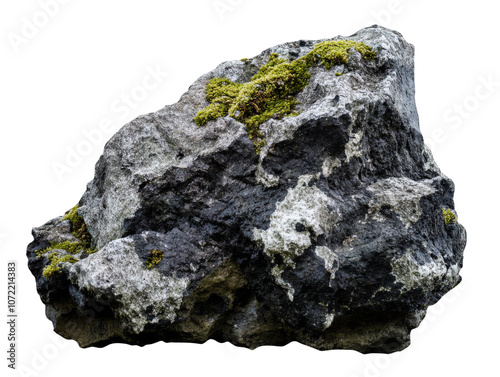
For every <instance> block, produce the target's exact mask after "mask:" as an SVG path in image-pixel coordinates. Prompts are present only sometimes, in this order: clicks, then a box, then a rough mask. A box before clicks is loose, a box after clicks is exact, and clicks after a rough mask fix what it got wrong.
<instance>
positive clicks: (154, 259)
mask: <svg viewBox="0 0 500 377" xmlns="http://www.w3.org/2000/svg"><path fill="white" fill-rule="evenodd" d="M164 255H165V253H164V252H163V251H162V250H150V251H149V258H148V259H147V261H146V267H147V268H148V269H150V270H151V269H152V268H153V267H154V266H156V265H157V264H158V263H160V261H161V260H162V259H163V257H164Z"/></svg>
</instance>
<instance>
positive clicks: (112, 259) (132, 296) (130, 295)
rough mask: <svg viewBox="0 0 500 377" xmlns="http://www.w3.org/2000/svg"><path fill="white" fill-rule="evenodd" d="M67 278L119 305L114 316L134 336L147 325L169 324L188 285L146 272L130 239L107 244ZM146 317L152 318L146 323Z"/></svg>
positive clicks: (75, 267)
mask: <svg viewBox="0 0 500 377" xmlns="http://www.w3.org/2000/svg"><path fill="white" fill-rule="evenodd" d="M69 274H70V279H71V281H72V283H73V284H75V285H76V286H77V287H78V288H79V289H80V290H86V291H88V292H90V293H91V295H92V296H93V297H95V298H96V299H98V300H99V299H106V298H107V297H108V298H109V297H113V298H114V300H116V301H117V302H119V303H120V306H118V307H117V308H116V309H115V310H116V314H117V315H118V316H119V317H120V318H121V320H122V321H123V323H124V324H125V326H126V327H127V328H128V330H131V331H133V332H135V333H136V334H139V333H140V332H141V331H142V330H143V329H144V326H145V324H146V323H147V322H151V323H158V321H160V320H167V321H169V322H172V321H173V320H174V319H175V317H176V313H175V311H176V310H177V309H179V307H180V305H181V303H182V298H183V294H184V292H185V291H186V288H187V286H188V283H189V279H187V278H177V277H176V276H175V275H174V276H169V277H166V276H163V275H162V274H160V273H159V272H158V271H156V270H154V269H153V270H148V269H147V268H146V266H145V265H144V263H143V262H141V260H140V259H139V257H138V255H137V254H136V252H135V251H134V243H133V241H132V240H131V239H130V238H121V239H118V240H116V241H112V242H110V243H109V244H108V245H106V247H104V248H102V249H101V250H99V252H98V253H95V254H91V255H90V256H89V257H88V258H86V259H82V260H81V261H80V262H79V263H77V264H75V265H73V266H72V267H71V268H70V270H69ZM146 308H148V313H145V309H146ZM148 314H149V315H153V316H154V318H153V319H152V320H149V321H148V320H147V318H146V317H147V315H148Z"/></svg>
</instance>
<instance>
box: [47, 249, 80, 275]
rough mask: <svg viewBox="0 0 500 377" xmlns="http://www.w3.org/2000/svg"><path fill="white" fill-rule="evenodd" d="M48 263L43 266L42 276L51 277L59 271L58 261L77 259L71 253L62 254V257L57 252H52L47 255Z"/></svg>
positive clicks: (76, 260) (75, 260)
mask: <svg viewBox="0 0 500 377" xmlns="http://www.w3.org/2000/svg"><path fill="white" fill-rule="evenodd" d="M48 259H49V261H50V264H49V265H47V266H45V267H44V268H43V276H44V277H45V278H46V279H50V278H52V277H53V276H54V275H56V274H59V273H61V269H60V267H59V263H63V262H69V263H76V262H78V259H76V258H75V257H74V256H72V255H64V256H62V257H60V256H59V253H57V252H53V253H51V254H50V255H49V258H48Z"/></svg>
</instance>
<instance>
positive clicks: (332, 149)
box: [27, 26, 466, 353]
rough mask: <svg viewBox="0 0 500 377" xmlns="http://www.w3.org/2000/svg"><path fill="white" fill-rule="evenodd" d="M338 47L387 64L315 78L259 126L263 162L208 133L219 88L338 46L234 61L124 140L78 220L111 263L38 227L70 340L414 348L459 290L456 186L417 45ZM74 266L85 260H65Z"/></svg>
mask: <svg viewBox="0 0 500 377" xmlns="http://www.w3.org/2000/svg"><path fill="white" fill-rule="evenodd" d="M327 40H351V41H357V42H363V43H365V44H366V45H368V46H370V47H372V48H373V51H375V52H376V57H375V58H374V59H373V60H367V59H364V58H363V57H362V56H361V54H360V53H359V52H358V51H356V50H355V49H351V50H350V56H349V61H348V63H346V64H341V65H337V66H335V67H333V68H331V69H326V68H325V67H324V66H322V65H321V64H317V65H315V66H314V67H311V68H309V73H310V79H309V82H308V84H307V85H306V86H305V88H304V89H303V90H302V91H301V92H300V93H298V94H297V96H296V99H297V101H298V103H299V104H298V105H297V107H296V109H295V110H296V113H295V114H293V115H294V116H286V117H274V118H271V119H269V120H267V121H266V122H264V123H263V124H262V125H261V133H262V135H263V137H264V138H265V145H264V146H263V147H262V149H261V151H260V154H258V153H256V149H255V146H254V144H253V143H252V141H251V140H250V139H249V135H248V132H247V129H246V128H245V125H244V124H243V123H241V122H239V121H237V120H236V119H235V118H234V117H231V116H222V117H219V118H217V119H215V120H210V121H209V122H207V123H206V124H205V125H203V126H201V127H200V126H198V125H196V124H195V122H194V121H193V118H194V117H195V116H196V115H197V113H198V112H199V111H200V110H202V109H203V108H205V107H206V106H207V105H208V104H209V102H208V101H207V99H206V93H205V89H206V86H207V83H208V82H209V80H210V79H211V78H214V77H225V78H228V79H229V80H231V81H233V82H248V81H249V80H250V79H251V78H252V76H253V75H255V74H256V73H257V71H258V70H259V67H260V66H262V65H264V64H266V62H267V61H268V58H269V57H270V56H271V54H272V53H276V54H278V56H279V57H280V58H282V59H291V60H294V59H298V58H300V57H303V56H305V55H306V54H307V53H309V52H310V51H311V50H312V49H313V46H315V45H316V44H318V43H320V42H323V41H326V40H321V41H304V40H301V41H297V42H291V43H285V44H282V45H279V46H275V47H273V48H270V49H267V50H265V51H263V52H262V53H261V54H260V55H258V56H256V57H254V58H251V59H248V60H246V61H239V60H238V61H230V62H225V63H222V64H220V65H219V66H218V67H217V68H215V69H214V70H213V71H212V72H209V73H207V74H205V75H203V76H202V77H200V78H199V79H198V80H197V81H196V82H195V83H194V84H193V85H192V86H191V87H190V88H189V90H188V91H187V92H186V93H185V94H184V95H183V96H182V97H181V99H180V100H179V102H178V103H176V104H174V105H169V106H166V107H164V108H163V109H161V110H159V111H157V112H155V113H151V114H147V115H144V116H140V117H138V118H137V119H135V120H133V121H132V122H130V123H129V124H127V125H125V126H124V127H123V128H121V129H120V130H119V131H118V132H117V133H116V134H115V135H114V136H113V137H112V138H111V140H110V141H109V142H108V143H107V144H106V146H105V149H104V153H103V155H102V156H101V158H100V159H99V161H98V163H97V165H96V170H95V177H94V179H93V180H92V181H91V182H90V183H89V184H88V186H87V190H86V191H85V193H84V194H83V197H82V198H81V199H80V201H79V203H78V204H79V207H78V208H77V210H76V211H77V215H78V216H81V217H82V218H83V220H84V224H86V229H83V228H82V229H83V230H85V231H88V233H89V234H90V236H91V246H92V247H93V248H95V249H96V250H97V252H93V253H90V252H87V251H88V250H86V249H84V248H82V249H78V250H76V251H75V250H70V251H68V250H65V248H64V247H62V246H61V247H55V248H54V245H56V246H57V244H61V243H63V244H64V242H66V244H71V243H77V242H79V239H78V234H77V232H76V229H75V227H76V225H75V223H74V222H72V221H71V218H69V217H68V216H66V217H58V218H55V219H53V220H51V221H49V222H47V223H46V224H44V225H43V226H41V227H39V228H35V229H33V236H34V241H33V242H32V243H31V244H30V245H29V246H28V252H27V255H28V259H29V268H30V270H31V271H32V273H33V275H34V277H35V279H36V285H37V289H38V293H39V294H40V297H41V299H42V301H43V303H44V304H45V305H46V314H47V317H48V318H49V319H50V320H51V321H52V322H53V325H54V329H55V331H56V332H57V333H58V334H60V335H61V336H63V337H65V338H68V339H74V340H76V341H77V342H78V343H79V345H80V346H81V347H89V346H97V347H101V346H105V345H107V344H110V343H116V342H124V343H129V344H136V345H146V344H149V343H153V342H157V341H166V342H196V343H199V342H205V341H207V340H208V339H215V340H217V341H221V342H222V341H228V342H231V343H233V344H235V345H238V346H244V347H249V348H255V347H258V346H261V345H285V344H287V343H289V342H291V341H298V342H301V343H303V344H306V345H308V346H311V347H314V348H317V349H321V350H326V349H354V350H358V351H360V352H363V353H368V352H386V353H388V352H393V351H397V350H401V349H404V348H405V347H407V346H408V345H409V343H410V331H411V330H412V329H413V328H415V327H416V326H418V325H419V323H420V321H421V320H422V319H423V317H424V316H425V312H426V309H427V307H428V306H429V305H432V304H434V303H436V302H437V301H438V300H439V299H440V298H441V297H442V296H443V295H444V294H445V293H446V292H448V291H449V290H450V289H452V288H453V287H455V286H456V285H457V284H458V283H459V282H460V280H461V277H460V275H459V271H460V269H461V267H462V260H463V250H464V247H465V242H466V234H465V229H464V228H463V227H462V226H461V225H460V224H458V223H457V222H456V221H455V220H456V212H455V211H454V202H453V193H454V185H453V182H452V181H451V180H450V179H449V178H447V177H446V176H445V175H443V174H442V173H441V171H440V170H439V168H438V167H437V165H436V163H435V162H434V160H433V157H432V155H431V153H430V151H429V149H428V148H427V147H426V146H425V144H424V141H423V138H422V135H421V133H420V130H419V120H418V115H417V109H416V106H415V98H414V93H415V88H414V64H413V62H414V60H413V55H414V49H413V46H412V45H410V44H408V43H407V42H406V41H405V40H404V39H403V37H402V36H401V35H400V34H399V33H397V32H395V31H391V30H388V29H385V28H382V27H378V26H372V27H369V28H365V29H363V30H361V31H359V32H357V33H356V34H354V35H352V36H350V37H336V38H331V39H327ZM297 113H298V115H297ZM68 207H70V206H68ZM445 213H446V214H447V216H445V215H444V214H445ZM80 225H81V224H80ZM80 225H79V226H80ZM83 230H82V232H83ZM80 234H81V233H80ZM51 245H52V249H51ZM49 249H51V250H50V251H47V250H49ZM92 251H94V250H92ZM154 251H156V252H159V253H160V254H161V255H160V254H156V255H157V256H158V255H160V256H159V257H158V258H157V259H156V260H155V261H154V262H152V255H153V253H154ZM55 253H57V254H55ZM51 255H52V256H51ZM64 255H72V256H73V258H74V259H75V260H76V262H75V260H73V261H72V262H71V261H70V262H64V261H62V262H58V260H56V259H54V258H56V257H61V256H64ZM70 259H71V258H70ZM49 265H52V267H54V268H55V270H54V271H53V273H52V274H51V275H49V274H45V275H44V268H45V269H46V268H47V266H49ZM46 275H47V276H48V277H47V276H46Z"/></svg>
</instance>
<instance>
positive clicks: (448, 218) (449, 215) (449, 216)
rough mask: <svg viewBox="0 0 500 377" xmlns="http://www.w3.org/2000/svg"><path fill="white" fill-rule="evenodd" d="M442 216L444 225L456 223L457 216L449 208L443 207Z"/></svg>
mask: <svg viewBox="0 0 500 377" xmlns="http://www.w3.org/2000/svg"><path fill="white" fill-rule="evenodd" d="M443 217H444V223H445V224H446V225H449V224H456V223H457V216H456V215H455V214H454V213H453V211H452V210H451V209H449V208H448V209H445V208H443Z"/></svg>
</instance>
